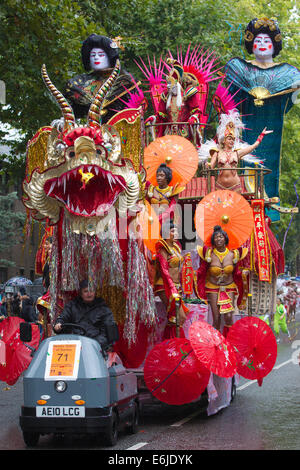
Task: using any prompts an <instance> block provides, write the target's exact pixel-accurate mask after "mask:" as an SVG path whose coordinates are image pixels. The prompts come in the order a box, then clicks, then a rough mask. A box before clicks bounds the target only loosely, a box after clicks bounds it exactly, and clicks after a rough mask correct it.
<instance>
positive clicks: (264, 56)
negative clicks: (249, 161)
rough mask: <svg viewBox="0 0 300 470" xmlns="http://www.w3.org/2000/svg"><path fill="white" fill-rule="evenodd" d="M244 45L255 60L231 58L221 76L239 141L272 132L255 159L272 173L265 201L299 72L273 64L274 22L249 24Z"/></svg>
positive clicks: (275, 183) (278, 45) (278, 40)
mask: <svg viewBox="0 0 300 470" xmlns="http://www.w3.org/2000/svg"><path fill="white" fill-rule="evenodd" d="M244 44H245V48H246V50H247V52H248V53H249V54H254V56H255V59H254V60H251V61H248V60H244V59H242V58H239V57H234V58H232V59H231V60H229V62H227V64H226V65H225V74H226V78H227V80H228V82H230V84H231V85H230V92H231V93H233V94H234V93H236V99H237V100H238V101H239V102H240V103H241V104H240V106H239V110H240V113H241V114H242V115H243V116H244V117H243V120H244V124H245V127H244V130H243V140H244V141H246V142H251V141H253V140H254V139H255V136H256V135H257V134H258V133H259V131H260V129H261V128H262V127H263V126H266V127H267V128H270V129H273V130H274V135H273V137H272V139H265V140H264V142H263V143H262V144H261V146H260V148H259V151H257V153H256V155H257V157H259V158H260V159H261V160H264V161H265V162H266V166H267V167H268V168H270V169H271V170H272V173H270V174H268V175H266V176H265V178H264V183H265V190H266V193H267V195H268V197H269V198H271V197H278V196H279V176H280V155H281V141H282V130H283V122H284V116H285V114H286V113H287V112H288V111H289V110H290V109H291V107H292V106H293V104H294V103H295V102H296V100H295V99H294V98H295V92H296V90H297V88H299V85H300V71H299V70H298V69H297V68H296V67H294V66H292V65H290V64H288V63H286V62H284V63H274V62H273V58H275V57H276V56H277V55H278V54H279V53H280V51H281V49H282V36H281V32H280V29H279V26H278V23H277V22H276V20H274V19H269V18H265V17H263V18H254V19H253V20H251V21H250V22H249V24H248V25H247V27H246V29H245V43H244ZM268 211H269V209H268ZM268 213H269V212H268ZM270 217H271V219H272V220H273V221H274V220H279V214H278V213H277V211H276V212H275V211H274V210H272V209H271V210H270Z"/></svg>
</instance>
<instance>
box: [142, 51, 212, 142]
mask: <svg viewBox="0 0 300 470" xmlns="http://www.w3.org/2000/svg"><path fill="white" fill-rule="evenodd" d="M167 63H168V64H170V65H171V69H170V71H169V74H168V75H167V77H166V82H167V86H166V88H165V90H164V92H163V93H162V94H161V96H160V101H159V106H158V113H157V116H150V118H148V119H147V122H149V123H151V124H161V125H159V126H157V127H156V137H162V136H163V135H168V134H170V135H180V136H181V137H185V138H187V139H189V140H191V142H194V143H197V145H200V143H201V134H200V128H199V126H195V127H196V129H195V128H194V126H193V124H196V123H199V122H200V119H201V114H202V112H203V109H202V108H203V103H202V95H201V92H200V91H199V89H198V87H199V82H198V80H197V78H196V76H193V74H191V73H185V72H184V70H183V66H182V65H181V64H180V63H179V62H178V61H177V60H175V59H171V58H168V59H167ZM177 123H186V124H177ZM195 137H196V139H195Z"/></svg>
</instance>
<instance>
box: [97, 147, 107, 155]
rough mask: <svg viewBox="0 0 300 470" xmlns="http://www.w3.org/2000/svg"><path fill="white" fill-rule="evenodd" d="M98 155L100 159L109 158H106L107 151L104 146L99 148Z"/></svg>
mask: <svg viewBox="0 0 300 470" xmlns="http://www.w3.org/2000/svg"><path fill="white" fill-rule="evenodd" d="M96 154H97V156H98V157H102V158H107V157H106V150H105V148H104V147H102V145H98V146H97V148H96Z"/></svg>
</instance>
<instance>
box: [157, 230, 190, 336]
mask: <svg viewBox="0 0 300 470" xmlns="http://www.w3.org/2000/svg"><path fill="white" fill-rule="evenodd" d="M161 233H162V237H163V238H162V239H160V240H159V241H158V242H157V244H156V275H155V280H154V294H155V295H158V296H159V297H160V299H161V301H162V302H163V304H164V306H165V308H166V312H167V318H168V324H167V326H166V328H165V331H164V339H167V338H172V337H175V336H176V301H179V302H180V307H179V322H180V326H182V325H183V323H184V321H185V319H186V313H187V312H188V311H189V310H188V308H187V307H186V306H185V304H184V302H183V300H182V298H181V294H182V289H181V282H180V280H181V267H182V263H183V260H184V258H183V256H182V252H181V245H180V243H179V242H178V241H177V239H178V229H177V227H176V225H174V223H172V222H166V223H165V224H163V225H162V227H161ZM184 336H185V335H184V332H183V329H182V328H180V337H183V338H184Z"/></svg>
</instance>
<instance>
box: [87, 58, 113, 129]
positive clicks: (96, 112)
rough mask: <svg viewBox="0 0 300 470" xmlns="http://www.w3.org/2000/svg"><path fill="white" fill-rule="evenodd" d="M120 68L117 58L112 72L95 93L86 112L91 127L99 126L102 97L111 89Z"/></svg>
mask: <svg viewBox="0 0 300 470" xmlns="http://www.w3.org/2000/svg"><path fill="white" fill-rule="evenodd" d="M120 68H121V64H120V61H119V59H117V61H116V65H115V68H114V70H113V71H112V74H111V75H110V76H109V78H108V79H107V80H106V81H105V82H104V84H103V85H102V87H101V88H100V90H99V91H98V93H97V94H96V96H95V98H94V101H93V102H92V104H91V106H90V109H89V114H88V117H87V119H88V123H89V126H91V127H100V126H101V110H102V107H103V103H104V98H105V96H106V95H107V93H108V91H109V90H110V89H111V87H112V85H113V84H114V82H115V80H116V79H117V77H118V74H119V71H120Z"/></svg>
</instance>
